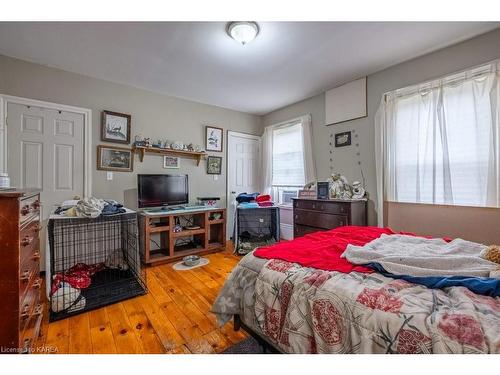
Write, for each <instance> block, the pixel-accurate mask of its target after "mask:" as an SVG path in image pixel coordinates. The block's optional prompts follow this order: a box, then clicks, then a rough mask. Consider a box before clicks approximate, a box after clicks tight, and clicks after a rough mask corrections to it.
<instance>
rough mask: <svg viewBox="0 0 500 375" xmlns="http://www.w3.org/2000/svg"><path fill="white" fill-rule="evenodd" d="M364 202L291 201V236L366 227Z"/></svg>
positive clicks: (336, 200) (298, 199)
mask: <svg viewBox="0 0 500 375" xmlns="http://www.w3.org/2000/svg"><path fill="white" fill-rule="evenodd" d="M366 208H367V205H366V200H357V201H349V200H338V199H335V200H333V199H332V200H329V199H305V198H304V199H302V198H294V199H293V236H294V238H297V237H302V236H304V235H306V234H308V233H312V232H317V231H322V230H329V229H333V228H337V227H341V226H344V225H360V226H363V225H367V218H366Z"/></svg>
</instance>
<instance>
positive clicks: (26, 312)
mask: <svg viewBox="0 0 500 375" xmlns="http://www.w3.org/2000/svg"><path fill="white" fill-rule="evenodd" d="M29 311H30V305H24V308H23V311H21V318H22V319H26V318H28V316H29V315H30V314H29Z"/></svg>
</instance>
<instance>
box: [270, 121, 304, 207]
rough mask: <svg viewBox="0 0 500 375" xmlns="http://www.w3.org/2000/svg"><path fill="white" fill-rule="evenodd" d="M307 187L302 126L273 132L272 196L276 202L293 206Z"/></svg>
mask: <svg viewBox="0 0 500 375" xmlns="http://www.w3.org/2000/svg"><path fill="white" fill-rule="evenodd" d="M304 185H305V173H304V146H303V139H302V124H301V123H300V122H299V123H293V124H290V125H287V126H284V127H279V128H276V129H273V130H272V182H271V186H272V195H273V199H274V201H275V202H277V203H278V204H281V205H291V204H292V200H291V198H293V197H297V195H298V191H299V189H301V188H302V187H303V186H304Z"/></svg>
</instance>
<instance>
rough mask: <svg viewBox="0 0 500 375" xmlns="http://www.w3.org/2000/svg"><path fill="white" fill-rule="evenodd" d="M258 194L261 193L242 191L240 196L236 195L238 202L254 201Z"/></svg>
mask: <svg viewBox="0 0 500 375" xmlns="http://www.w3.org/2000/svg"><path fill="white" fill-rule="evenodd" d="M258 196H259V193H251V194H248V193H241V194H238V196H237V197H236V202H238V203H243V202H252V201H254V200H255V198H257V197H258Z"/></svg>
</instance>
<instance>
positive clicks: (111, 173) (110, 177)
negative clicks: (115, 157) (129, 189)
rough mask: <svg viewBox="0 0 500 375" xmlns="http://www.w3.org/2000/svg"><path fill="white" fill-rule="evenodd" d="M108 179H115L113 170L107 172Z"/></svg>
mask: <svg viewBox="0 0 500 375" xmlns="http://www.w3.org/2000/svg"><path fill="white" fill-rule="evenodd" d="M106 180H108V181H111V180H113V172H106Z"/></svg>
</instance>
